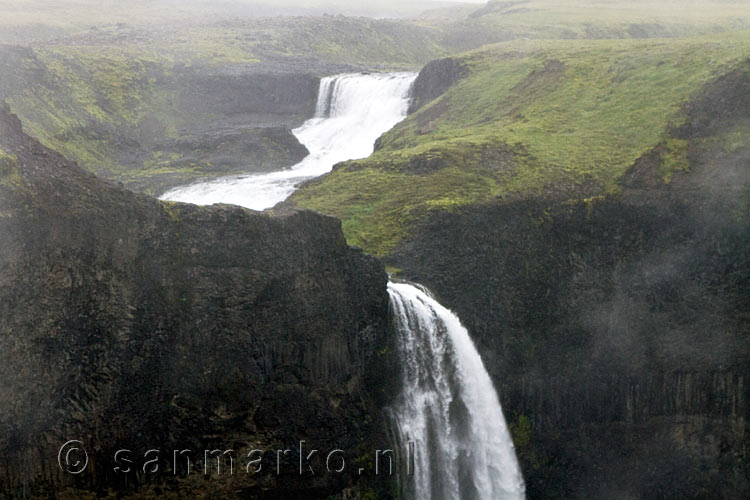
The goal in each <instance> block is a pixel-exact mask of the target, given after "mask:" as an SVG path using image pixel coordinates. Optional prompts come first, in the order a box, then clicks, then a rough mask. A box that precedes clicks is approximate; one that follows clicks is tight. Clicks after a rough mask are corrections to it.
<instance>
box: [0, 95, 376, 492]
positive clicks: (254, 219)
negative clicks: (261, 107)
mask: <svg viewBox="0 0 750 500" xmlns="http://www.w3.org/2000/svg"><path fill="white" fill-rule="evenodd" d="M0 174H1V175H2V177H0V269H1V270H2V272H0V290H2V293H0V380H2V384H0V457H1V458H0V491H3V492H6V493H7V494H8V495H10V496H11V497H12V496H13V495H21V494H26V495H28V494H29V493H34V492H36V493H45V492H47V493H49V492H52V491H60V490H61V489H64V488H66V487H70V488H76V490H75V491H77V492H78V493H76V495H79V494H82V493H81V491H83V490H92V491H96V490H97V489H99V488H105V489H106V488H108V487H114V488H116V489H120V490H122V491H128V490H129V489H136V488H140V491H141V492H144V494H149V493H153V494H158V493H160V492H161V493H164V494H166V492H169V491H173V492H179V493H180V494H182V495H194V494H197V493H198V492H200V491H207V490H206V488H208V489H210V490H211V491H213V492H216V494H217V495H219V496H225V497H233V498H234V497H238V496H240V497H241V496H248V495H257V497H258V498H325V497H327V496H328V495H332V494H336V493H337V492H341V491H342V490H343V489H345V488H349V487H352V486H353V485H355V482H356V481H361V478H359V479H357V470H356V467H355V466H354V461H355V459H358V460H359V459H361V457H362V456H363V455H364V454H365V453H366V452H369V451H370V449H371V448H372V452H373V453H374V450H375V449H377V448H378V447H382V446H385V445H386V444H387V441H386V439H385V438H383V436H382V434H381V427H380V422H379V420H377V419H371V418H366V417H365V416H366V415H374V414H376V413H377V410H376V408H375V404H376V403H375V401H376V399H377V398H378V397H379V395H378V394H376V393H375V391H374V389H373V387H375V386H376V385H375V384H374V383H373V380H374V377H376V376H378V373H377V370H378V366H379V365H378V356H377V354H376V352H377V350H379V349H381V348H382V346H383V345H385V342H386V341H387V339H386V338H385V334H386V324H385V323H386V318H387V308H388V298H387V294H386V288H385V284H386V275H385V272H384V270H383V268H382V266H381V265H380V264H379V263H378V262H377V261H375V260H374V259H372V258H370V257H367V256H365V255H363V254H362V253H361V252H358V251H356V250H353V249H351V248H349V247H348V246H347V245H346V242H345V240H344V237H343V235H342V232H341V228H340V223H339V222H338V221H336V220H335V219H332V218H328V217H324V216H320V215H316V214H313V213H310V212H297V213H292V214H290V215H287V216H285V217H280V218H272V217H269V216H267V215H263V214H259V213H255V212H251V211H248V210H244V209H240V208H236V207H211V208H198V207H194V206H189V205H180V204H166V203H160V202H158V201H156V200H154V199H152V198H148V197H145V196H141V195H137V194H134V193H132V192H129V191H126V190H124V189H121V188H117V187H114V186H111V185H109V184H106V183H104V182H102V181H99V180H98V179H96V178H95V177H94V176H93V175H91V174H88V173H86V172H84V171H83V170H81V169H79V168H78V167H76V166H75V165H72V164H70V163H69V162H68V161H66V160H65V159H64V158H63V157H62V156H60V155H59V154H57V153H55V152H52V151H50V150H48V149H46V148H44V147H43V146H41V145H40V144H39V143H38V142H36V141H34V140H32V139H30V138H29V137H28V136H26V135H24V134H23V133H22V131H21V127H20V122H19V120H18V119H17V118H16V117H15V116H13V115H11V114H9V112H8V110H7V109H4V108H3V109H1V110H0ZM71 439H77V440H81V441H82V442H83V445H84V446H85V448H86V450H87V452H88V457H89V460H90V463H89V466H88V468H87V469H86V471H85V472H84V473H82V474H80V475H71V474H67V473H65V472H63V471H62V470H61V469H60V468H59V467H58V463H57V458H58V450H59V449H60V446H61V445H62V444H63V443H65V442H66V441H68V440H71ZM300 440H305V441H306V443H307V444H306V445H305V446H306V447H309V448H317V449H319V450H321V453H318V455H317V457H315V458H314V459H313V460H312V462H311V463H312V464H313V467H315V468H316V475H314V476H313V475H311V474H304V475H300V474H299V465H298V460H299V459H298V456H297V455H298V452H297V451H296V450H298V448H299V441H300ZM123 448H125V449H129V450H131V451H132V453H131V454H129V455H128V458H129V459H130V460H132V461H133V463H132V464H131V467H132V469H133V470H134V471H140V472H138V473H137V474H136V473H130V474H123V473H122V472H117V471H115V470H114V466H115V465H116V464H114V463H113V455H114V453H115V452H116V451H117V450H119V449H123ZM254 448H257V449H261V450H267V451H268V453H267V454H266V455H265V457H264V462H263V463H264V464H265V465H266V467H265V469H264V471H263V472H262V473H261V474H255V475H252V474H246V473H245V472H246V469H245V465H246V463H247V461H248V460H246V459H245V456H246V454H247V452H248V451H250V450H251V449H254ZM287 448H290V449H291V450H293V453H290V454H283V455H282V461H281V475H277V474H275V473H271V472H270V471H271V470H275V466H276V460H275V458H276V456H275V451H274V450H277V449H281V450H283V449H287ZM149 449H159V450H161V452H162V454H161V455H160V459H161V461H160V462H159V463H160V464H161V466H162V467H161V471H160V472H159V473H157V474H144V473H143V472H142V469H141V466H142V465H143V463H144V462H145V459H144V453H145V452H146V451H147V450H149ZM183 449H190V450H192V451H193V452H194V453H193V454H190V455H189V456H190V458H191V459H192V464H191V471H192V472H193V474H190V475H188V474H187V471H186V470H185V463H183V462H181V465H180V466H179V467H178V471H177V475H174V471H173V470H172V469H171V468H170V467H171V464H172V463H173V455H172V453H173V450H183ZM229 449H232V450H235V451H236V455H235V460H236V461H235V462H234V469H235V474H234V475H231V476H228V475H227V474H226V473H224V474H223V475H221V476H219V477H211V478H209V479H210V480H209V481H208V482H206V481H205V479H204V477H203V476H202V475H196V474H194V472H195V471H196V470H198V469H200V470H201V471H202V470H203V469H202V467H203V465H202V460H203V452H204V450H229ZM335 449H341V450H344V452H345V454H346V460H347V465H348V468H347V470H346V471H345V472H344V473H342V474H327V473H325V458H326V454H328V453H329V452H330V451H332V450H335ZM321 455H322V459H321ZM152 457H153V456H151V458H152ZM79 458H80V457H79ZM321 460H322V463H321ZM360 461H361V460H360ZM358 463H359V462H358ZM338 464H339V462H336V465H335V466H333V467H334V468H337V467H338ZM120 465H123V463H120ZM225 466H226V464H225ZM209 467H210V466H209ZM214 467H215V465H214ZM321 467H322V468H323V470H322V472H321ZM251 470H255V466H253V469H251ZM165 471H168V472H165ZM224 471H225V472H226V469H224ZM238 471H239V472H241V474H238Z"/></svg>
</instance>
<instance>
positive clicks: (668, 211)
mask: <svg viewBox="0 0 750 500" xmlns="http://www.w3.org/2000/svg"><path fill="white" fill-rule="evenodd" d="M747 85H748V74H747V73H746V72H742V71H738V72H733V73H731V74H728V75H726V76H724V77H722V78H720V79H718V80H717V81H715V82H714V83H712V84H711V85H709V86H707V87H706V88H705V89H704V91H703V92H701V93H700V94H699V95H698V96H696V98H695V99H694V100H693V101H692V102H690V103H688V104H687V105H686V108H685V116H687V119H686V125H685V126H684V127H677V128H676V129H675V130H674V131H673V134H674V137H673V138H670V139H668V140H665V143H664V144H660V145H659V146H657V147H656V148H654V150H653V151H651V152H650V153H649V154H646V155H644V156H643V157H642V158H641V159H639V160H638V161H637V162H636V163H635V164H634V165H633V167H632V168H631V169H630V171H629V172H628V173H627V174H626V175H625V176H624V178H623V180H622V184H621V190H622V192H621V194H618V195H606V196H600V197H593V198H589V199H585V200H578V201H575V200H569V199H567V198H565V197H563V198H555V195H540V196H537V197H531V198H527V199H523V200H515V201H503V200H497V201H495V202H492V203H488V204H484V205H475V206H471V207H467V208H463V209H457V210H452V211H450V212H437V213H433V214H432V215H431V216H430V217H428V218H427V220H426V221H424V222H423V223H421V224H420V225H419V226H418V227H416V229H415V230H414V231H413V232H412V233H411V234H410V236H409V237H408V238H407V241H406V242H405V243H404V244H403V245H402V246H401V247H400V249H399V250H398V251H397V252H395V253H394V255H393V256H392V257H391V258H390V262H389V263H390V264H392V265H393V266H394V267H396V268H400V269H402V270H403V272H402V273H401V276H403V277H404V278H407V279H412V280H415V281H418V282H420V283H423V284H424V285H426V286H428V287H429V288H430V289H431V290H433V291H434V292H435V294H436V295H437V296H438V297H439V299H440V300H441V302H442V303H444V304H445V305H447V306H448V307H450V308H452V309H454V310H455V311H456V312H457V313H458V315H459V316H460V317H461V319H462V321H463V322H465V324H466V325H467V327H468V328H469V330H470V331H471V332H472V335H473V337H474V338H475V339H476V341H477V343H478V344H479V346H480V351H481V352H482V356H483V358H484V361H485V364H486V365H487V368H488V370H489V371H490V372H491V374H492V376H493V378H494V380H495V383H496V385H497V387H498V389H499V392H500V396H501V399H502V403H503V407H504V409H505V411H506V416H507V418H508V421H509V422H510V424H511V427H512V430H513V434H514V438H515V443H516V447H517V450H518V453H519V457H520V459H521V462H522V465H523V469H524V474H525V477H526V481H527V488H528V494H529V498H644V499H645V498H675V499H677V498H688V497H689V498H746V497H747V495H748V492H750V484H749V483H748V481H747V477H748V467H750V462H749V461H748V456H747V450H748V417H750V414H749V411H750V405H749V404H748V383H747V381H748V377H749V376H750V372H749V371H748V367H750V350H748V342H747V333H748V331H750V317H748V314H747V312H748V311H749V310H750V295H748V293H747V290H748V287H749V286H750V211H748V207H749V206H750V204H749V203H748V200H750V191H748V185H750V148H749V147H748V146H747V145H746V144H741V143H737V141H736V140H735V141H734V142H732V141H727V140H723V139H721V140H720V139H718V138H722V137H724V138H725V137H741V135H738V134H739V132H737V131H740V130H743V129H742V127H745V126H746V124H747V119H748V116H750V115H749V114H748V110H750V108H749V107H748V100H747V99H748V96H750V94H748V93H747V91H746V89H747V88H748V87H747ZM730 108H731V109H730ZM678 147H679V148H684V149H680V150H679V152H678V153H676V152H675V148H678ZM674 158H678V159H679V161H680V162H683V160H684V162H687V163H686V165H685V166H683V167H681V168H679V169H673V170H669V168H668V167H667V166H668V165H670V164H674V163H676V161H677V160H675V159H674ZM667 160H669V161H667ZM670 161H671V163H670ZM680 165H683V163H680ZM665 179H666V180H665Z"/></svg>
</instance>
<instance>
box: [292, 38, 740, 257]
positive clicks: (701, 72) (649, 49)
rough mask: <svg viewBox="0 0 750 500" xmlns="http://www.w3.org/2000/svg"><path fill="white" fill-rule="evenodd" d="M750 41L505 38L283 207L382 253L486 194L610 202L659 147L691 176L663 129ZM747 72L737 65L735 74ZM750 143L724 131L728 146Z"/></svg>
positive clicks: (676, 121)
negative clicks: (336, 220)
mask: <svg viewBox="0 0 750 500" xmlns="http://www.w3.org/2000/svg"><path fill="white" fill-rule="evenodd" d="M748 53H750V34H749V33H747V32H739V33H736V34H727V35H724V36H722V38H721V40H716V39H715V37H714V38H702V37H699V38H692V39H669V40H667V39H660V40H648V41H643V40H640V41H637V40H609V41H604V40H602V41H585V42H584V41H549V42H547V41H513V42H508V43H502V44H498V45H494V46H490V47H487V48H484V49H481V50H479V51H474V52H470V53H467V54H465V55H463V56H461V57H460V60H461V62H462V63H463V65H464V67H465V68H466V71H467V74H466V76H465V77H463V78H462V79H461V80H460V81H459V82H458V83H457V84H455V85H454V86H453V87H452V88H451V89H450V90H449V91H448V92H446V93H445V94H444V95H442V96H441V97H439V98H438V99H436V100H434V101H433V102H431V103H430V104H429V105H427V106H425V107H423V108H422V109H420V110H419V111H418V112H417V113H415V114H413V115H411V116H410V117H409V118H408V119H407V120H405V121H404V122H402V123H401V124H399V125H398V126H397V127H395V128H394V129H393V130H392V131H390V132H388V133H387V134H385V135H384V136H383V137H382V138H381V140H380V148H379V150H378V151H377V152H376V153H375V154H373V155H372V156H371V157H370V158H368V159H365V160H359V161H354V162H348V163H345V164H343V165H341V166H339V167H338V168H336V169H335V170H334V171H333V172H332V173H330V174H329V175H327V176H325V177H323V178H321V179H319V180H317V181H315V182H312V183H309V184H308V185H306V186H305V187H303V189H301V190H300V191H298V192H297V193H296V194H295V195H294V196H293V198H292V201H293V202H294V203H296V204H297V205H299V206H303V207H306V208H311V209H314V210H318V211H321V212H323V213H327V214H331V215H335V216H337V217H340V218H341V219H342V220H343V221H344V228H345V231H346V234H347V237H348V238H349V241H350V243H352V244H356V245H359V246H362V247H363V248H365V249H366V250H368V251H370V252H373V253H375V254H378V255H386V254H388V253H389V252H390V251H392V250H393V249H394V248H395V247H396V246H397V244H398V242H399V240H400V239H401V238H402V237H403V236H404V235H405V234H406V232H407V231H408V227H409V224H410V223H412V222H414V221H416V220H418V219H419V218H420V217H422V216H423V215H424V214H425V213H426V212H427V211H429V210H434V209H451V208H454V207H459V206H462V205H466V204H471V203H476V202H482V201H487V200H490V199H493V198H496V197H500V198H503V199H517V198H522V197H529V196H544V197H554V198H556V199H560V198H562V199H584V198H587V197H591V196H596V195H600V194H604V193H608V192H616V191H617V189H618V180H619V179H620V177H621V176H622V175H623V173H625V171H626V170H627V169H628V167H630V166H631V165H633V163H634V162H635V160H636V159H638V158H639V157H641V156H642V155H644V154H645V153H647V152H648V151H650V150H652V149H653V148H654V147H655V146H657V145H658V144H662V143H663V144H664V145H665V147H664V148H662V149H663V151H664V154H663V157H662V163H663V164H662V166H661V167H660V173H661V174H662V177H663V179H664V182H668V181H669V179H670V176H671V174H672V172H673V171H674V170H681V169H686V168H688V166H689V165H688V162H687V159H686V150H687V141H686V140H680V139H675V138H673V137H672V136H671V134H670V130H672V129H673V128H675V127H678V126H680V125H682V124H683V122H684V120H685V117H684V114H683V107H684V105H685V103H686V102H687V101H688V100H689V99H690V98H691V97H692V96H694V95H695V94H696V93H697V92H698V91H699V90H700V89H701V88H702V87H703V86H704V85H705V84H707V83H708V82H709V81H711V80H712V79H714V78H716V77H717V76H719V75H721V74H723V73H725V72H727V71H729V70H731V69H733V68H735V67H737V66H740V65H743V64H746V63H745V62H744V61H745V60H746V58H747V54H748ZM745 67H747V66H746V65H745ZM749 138H750V130H744V129H737V130H733V131H732V132H731V134H730V135H729V136H727V137H721V138H714V139H713V140H716V141H724V142H726V144H727V147H732V146H731V144H738V143H743V141H747V140H748V139H749Z"/></svg>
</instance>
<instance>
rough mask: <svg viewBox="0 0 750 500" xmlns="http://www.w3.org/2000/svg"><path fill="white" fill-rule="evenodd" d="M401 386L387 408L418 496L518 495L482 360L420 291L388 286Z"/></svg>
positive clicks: (493, 498)
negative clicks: (409, 447)
mask: <svg viewBox="0 0 750 500" xmlns="http://www.w3.org/2000/svg"><path fill="white" fill-rule="evenodd" d="M388 292H389V294H390V296H391V304H392V307H393V314H394V316H395V322H396V326H397V343H398V349H399V355H400V364H401V367H402V370H403V372H402V375H403V376H402V380H403V390H402V393H401V395H400V397H399V398H398V400H397V402H396V406H395V408H394V409H393V418H394V421H395V424H396V427H397V431H398V434H399V436H398V438H399V440H400V441H401V442H402V443H413V445H414V455H413V460H414V465H413V477H408V478H407V481H405V482H404V481H402V489H403V490H404V491H402V496H404V497H406V498H415V499H417V500H462V499H481V500H517V499H522V498H524V495H525V493H524V492H525V487H524V481H523V476H522V475H521V470H520V467H519V465H518V461H517V459H516V455H515V450H514V448H513V441H512V439H511V436H510V433H509V432H508V427H507V425H506V422H505V417H504V416H503V412H502V409H501V407H500V401H499V399H498V396H497V392H495V388H494V387H493V385H492V380H491V379H490V376H489V374H488V373H487V370H485V368H484V364H483V363H482V359H481V357H480V356H479V353H478V352H477V350H476V347H475V346H474V343H473V342H472V341H471V338H470V337H469V333H468V331H467V330H466V328H464V327H463V326H462V325H461V322H460V321H459V319H458V317H457V316H456V315H455V314H453V313H452V312H451V311H449V310H448V309H446V308H445V307H443V306H442V305H440V304H439V303H438V302H437V301H436V300H435V299H433V298H432V297H430V296H429V294H428V293H426V292H425V291H423V290H420V289H418V288H417V287H415V286H413V285H409V284H403V283H389V285H388Z"/></svg>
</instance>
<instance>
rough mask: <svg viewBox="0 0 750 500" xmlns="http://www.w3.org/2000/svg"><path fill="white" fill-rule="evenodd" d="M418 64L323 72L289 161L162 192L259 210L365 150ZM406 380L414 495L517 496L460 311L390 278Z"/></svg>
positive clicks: (399, 410) (491, 398)
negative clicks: (299, 156)
mask: <svg viewBox="0 0 750 500" xmlns="http://www.w3.org/2000/svg"><path fill="white" fill-rule="evenodd" d="M415 78H416V74H414V73H389V74H369V75H365V74H347V75H339V76H333V77H327V78H324V79H323V80H322V81H321V84H320V89H319V94H318V102H317V110H316V113H315V117H314V118H312V119H310V120H308V121H307V122H305V123H304V125H302V126H301V127H299V128H298V129H296V130H294V131H293V132H294V134H295V135H296V136H297V138H298V139H299V140H300V142H301V143H302V144H304V145H305V146H307V148H308V150H309V151H310V155H309V156H308V157H307V158H305V159H304V160H303V161H302V162H300V163H299V164H297V165H295V166H294V167H292V168H291V169H289V170H283V171H280V172H272V173H269V174H257V175H247V176H242V177H230V178H224V179H218V180H215V181H211V182H205V183H199V184H194V185H190V186H185V187H181V188H177V189H174V190H172V191H170V192H168V193H166V194H165V195H164V196H163V197H162V199H167V200H172V201H183V202H188V203H195V204H200V205H207V204H212V203H231V204H236V205H241V206H245V207H248V208H252V209H255V210H262V209H265V208H268V207H272V206H273V205H275V204H276V203H278V202H280V201H283V200H284V199H286V198H287V197H288V196H289V195H290V194H291V193H292V192H293V191H294V190H295V189H296V187H297V186H298V185H299V183H300V182H302V181H304V180H306V179H309V178H312V177H317V176H319V175H323V174H325V173H326V172H328V171H330V170H331V168H332V167H333V165H335V164H336V163H338V162H340V161H344V160H348V159H356V158H362V157H366V156H368V155H369V154H370V153H372V150H373V145H374V142H375V140H376V139H377V138H378V137H379V136H380V135H381V134H382V133H383V132H386V131H387V130H389V129H390V128H392V127H393V126H394V125H396V124H397V123H398V122H399V121H401V120H402V119H403V118H404V117H405V116H406V111H407V108H408V104H409V91H410V88H411V85H412V82H413V81H414V79H415ZM388 291H389V293H390V296H391V304H392V306H393V310H394V314H395V319H396V324H397V326H398V343H399V353H400V356H401V358H402V359H401V365H402V367H403V368H404V372H403V383H404V389H403V392H402V394H401V396H400V398H399V401H398V404H397V406H396V407H395V408H394V409H393V410H394V411H393V418H394V422H395V424H396V427H397V429H398V434H399V436H398V439H399V440H400V441H401V442H402V443H413V444H414V457H413V459H414V470H413V476H408V477H407V478H406V480H405V482H404V483H403V489H404V491H403V493H404V496H407V497H411V498H415V499H417V500H467V499H480V500H485V499H487V500H489V499H492V500H506V499H507V500H515V499H522V498H524V482H523V477H522V475H521V471H520V468H519V466H518V461H517V460H516V456H515V453H514V450H513V442H512V440H511V437H510V434H509V432H508V428H507V426H506V423H505V418H504V417H503V413H502V409H501V408H500V402H499V399H498V397H497V393H496V392H495V388H494V387H493V385H492V381H491V380H490V377H489V375H488V374H487V371H486V370H485V368H484V364H483V363H482V359H481V358H480V356H479V353H478V352H477V350H476V348H475V347H474V344H473V343H472V341H471V338H470V337H469V334H468V332H467V331H466V329H465V328H464V327H463V326H462V325H461V322H460V321H459V319H458V318H457V317H456V316H455V315H454V314H453V313H452V312H451V311H449V310H448V309H446V308H445V307H443V306H441V305H440V304H439V303H438V302H437V301H435V300H434V299H433V298H432V297H430V296H429V294H428V293H427V292H426V291H423V290H420V289H418V288H417V287H415V286H413V285H409V284H403V283H393V282H391V283H389V285H388Z"/></svg>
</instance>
